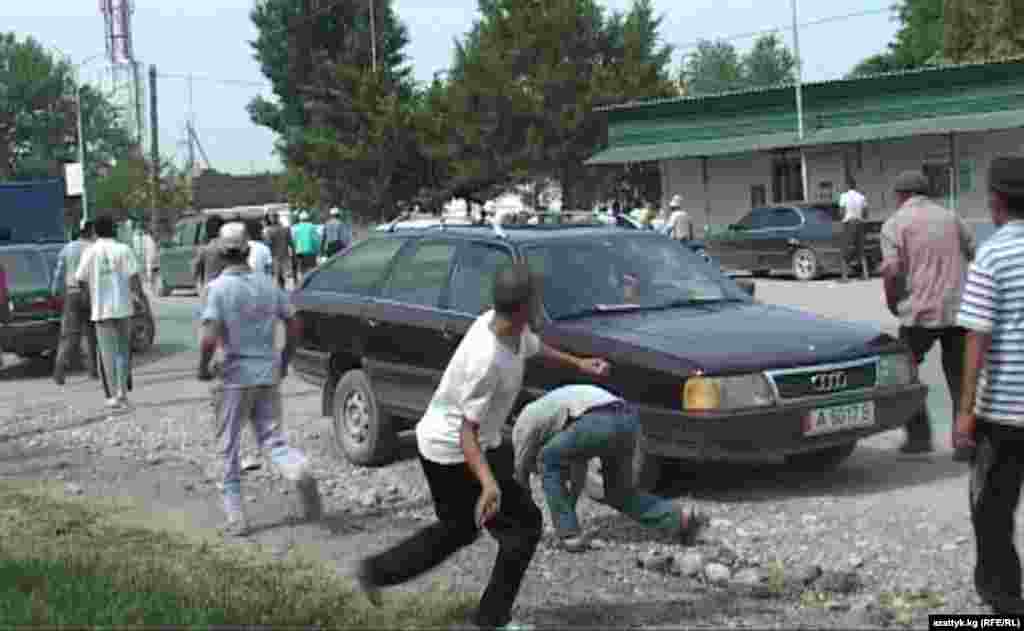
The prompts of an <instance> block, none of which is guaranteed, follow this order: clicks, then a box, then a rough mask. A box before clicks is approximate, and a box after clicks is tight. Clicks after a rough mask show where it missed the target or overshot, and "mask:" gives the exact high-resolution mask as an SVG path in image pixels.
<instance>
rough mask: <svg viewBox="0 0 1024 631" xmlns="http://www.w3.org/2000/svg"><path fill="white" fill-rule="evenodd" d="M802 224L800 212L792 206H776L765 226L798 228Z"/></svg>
mask: <svg viewBox="0 0 1024 631" xmlns="http://www.w3.org/2000/svg"><path fill="white" fill-rule="evenodd" d="M799 225H800V214H799V213H797V212H796V211H795V210H793V209H792V208H776V209H775V210H774V211H772V213H771V215H770V216H769V217H768V218H767V225H765V226H764V227H765V228H796V227H797V226H799Z"/></svg>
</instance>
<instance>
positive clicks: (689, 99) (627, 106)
mask: <svg viewBox="0 0 1024 631" xmlns="http://www.w3.org/2000/svg"><path fill="white" fill-rule="evenodd" d="M1021 61H1024V55H1021V56H1017V57H1008V58H1006V59H999V60H995V61H984V62H974V63H964V64H946V65H940V66H927V67H924V68H913V69H910V70H895V71H893V72H882V73H878V74H873V75H868V76H864V77H853V78H846V77H844V78H841V79H829V80H826V81H807V82H804V83H803V84H802V87H804V88H814V87H816V86H827V85H836V84H851V83H858V82H864V81H870V80H872V79H884V78H891V77H902V76H909V75H915V76H916V75H922V74H927V73H935V72H948V71H950V70H960V69H965V68H978V67H991V66H1000V65H1004V64H1009V63H1019V62H1021ZM795 87H796V85H795V84H792V83H790V84H783V85H773V86H767V87H760V88H750V89H746V90H733V91H731V92H720V93H717V94H704V95H700V96H673V97H667V98H660V99H648V100H643V101H628V102H626V103H619V104H615V105H604V106H602V107H597V108H594V109H595V111H598V112H612V111H620V110H631V109H640V108H644V107H653V106H656V105H667V104H671V103H695V102H699V101H707V100H713V99H724V98H727V97H732V96H741V95H748V94H763V93H768V92H774V91H778V90H793V89H794V88H795Z"/></svg>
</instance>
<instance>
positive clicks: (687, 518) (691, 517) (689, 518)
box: [679, 507, 711, 547]
mask: <svg viewBox="0 0 1024 631" xmlns="http://www.w3.org/2000/svg"><path fill="white" fill-rule="evenodd" d="M679 510H680V512H681V513H682V515H683V520H682V521H683V527H682V530H680V531H679V542H680V543H682V544H683V545H684V546H687V547H692V546H695V545H697V537H698V536H699V535H700V533H701V532H703V531H704V529H705V528H707V527H708V525H709V524H711V517H709V516H708V515H707V514H705V513H698V512H696V510H694V509H690V513H689V514H687V513H686V512H685V511H684V510H683V509H682V507H680V509H679Z"/></svg>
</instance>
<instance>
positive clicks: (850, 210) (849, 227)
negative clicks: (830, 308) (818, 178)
mask: <svg viewBox="0 0 1024 631" xmlns="http://www.w3.org/2000/svg"><path fill="white" fill-rule="evenodd" d="M867 205H868V200H867V199H866V198H865V197H864V196H863V195H862V194H861V193H860V191H858V190H857V183H856V182H854V181H853V180H850V189H849V190H848V191H846V192H845V193H843V194H842V195H840V196H839V207H840V208H842V209H843V242H844V243H843V246H844V247H843V256H842V270H843V280H848V278H849V272H848V271H847V268H848V267H849V259H850V258H851V255H852V258H853V259H854V260H855V261H858V262H859V263H860V269H861V275H862V276H863V278H864V280H868V279H870V278H871V276H870V273H871V270H869V269H868V259H867V256H865V255H864V209H865V208H867Z"/></svg>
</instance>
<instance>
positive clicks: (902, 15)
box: [850, 0, 945, 77]
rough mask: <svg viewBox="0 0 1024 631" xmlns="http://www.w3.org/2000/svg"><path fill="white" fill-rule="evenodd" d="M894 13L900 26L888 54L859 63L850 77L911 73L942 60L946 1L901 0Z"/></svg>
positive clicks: (874, 56) (886, 52)
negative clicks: (880, 73)
mask: <svg viewBox="0 0 1024 631" xmlns="http://www.w3.org/2000/svg"><path fill="white" fill-rule="evenodd" d="M893 11H894V12H895V14H896V19H897V21H899V23H900V29H899V31H897V33H896V38H895V40H894V41H892V42H891V43H889V45H888V46H887V48H886V51H885V52H883V53H879V54H877V55H873V56H871V57H869V58H867V59H865V60H864V61H862V62H861V63H859V64H858V65H857V66H856V67H854V69H853V71H852V72H851V73H850V76H853V77H862V76H867V75H871V74H877V73H879V72H894V71H897V70H909V69H913V68H920V67H923V66H929V65H935V64H938V63H941V62H942V61H943V40H944V37H945V25H944V17H943V16H944V7H943V0H902V1H901V2H899V3H897V4H895V5H894V6H893Z"/></svg>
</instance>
